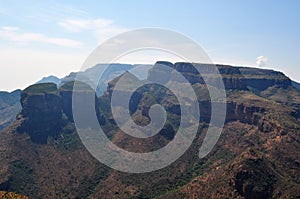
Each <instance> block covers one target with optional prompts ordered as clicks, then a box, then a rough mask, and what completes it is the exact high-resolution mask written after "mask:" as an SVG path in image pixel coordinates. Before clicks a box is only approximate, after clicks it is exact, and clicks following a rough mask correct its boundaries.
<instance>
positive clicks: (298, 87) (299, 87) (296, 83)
mask: <svg viewBox="0 0 300 199" xmlns="http://www.w3.org/2000/svg"><path fill="white" fill-rule="evenodd" d="M292 85H293V86H294V87H295V88H297V89H298V90H300V84H299V83H298V82H295V81H292Z"/></svg>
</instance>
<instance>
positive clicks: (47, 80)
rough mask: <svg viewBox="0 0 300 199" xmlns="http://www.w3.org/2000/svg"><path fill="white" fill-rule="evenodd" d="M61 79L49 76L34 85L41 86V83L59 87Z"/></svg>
mask: <svg viewBox="0 0 300 199" xmlns="http://www.w3.org/2000/svg"><path fill="white" fill-rule="evenodd" d="M61 81H62V80H61V79H59V78H58V77H55V76H53V75H50V76H48V77H43V78H42V79H41V80H39V81H38V82H37V83H36V84H41V83H54V84H56V85H60V84H61Z"/></svg>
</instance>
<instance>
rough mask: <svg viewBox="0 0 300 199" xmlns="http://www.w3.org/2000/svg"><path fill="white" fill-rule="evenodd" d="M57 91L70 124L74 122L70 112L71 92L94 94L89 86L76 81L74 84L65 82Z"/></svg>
mask: <svg viewBox="0 0 300 199" xmlns="http://www.w3.org/2000/svg"><path fill="white" fill-rule="evenodd" d="M74 85H75V88H74ZM74 89H75V90H74ZM58 90H59V95H60V96H61V100H62V109H63V112H64V113H65V114H66V116H67V117H68V120H69V121H70V122H74V118H73V110H72V103H73V102H72V97H73V92H74V91H76V92H80V93H85V92H95V91H94V90H93V89H92V88H91V87H90V86H89V85H87V84H85V83H83V82H79V81H77V82H76V83H75V82H74V81H70V82H66V83H64V84H63V85H62V86H61V87H60V88H59V89H58Z"/></svg>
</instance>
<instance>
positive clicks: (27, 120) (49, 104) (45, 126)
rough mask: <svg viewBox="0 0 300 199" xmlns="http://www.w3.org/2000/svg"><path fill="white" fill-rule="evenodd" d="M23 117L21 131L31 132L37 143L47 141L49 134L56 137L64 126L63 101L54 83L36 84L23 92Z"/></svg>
mask: <svg viewBox="0 0 300 199" xmlns="http://www.w3.org/2000/svg"><path fill="white" fill-rule="evenodd" d="M21 104H22V108H23V109H22V111H21V113H20V115H19V116H18V117H19V119H22V120H23V122H22V125H21V126H20V127H19V129H18V130H19V132H26V133H28V134H29V136H30V138H31V140H32V141H33V142H35V143H40V144H45V143H47V139H48V136H52V137H55V136H57V135H58V134H59V132H60V129H61V127H62V101H61V96H60V95H59V92H58V89H57V87H56V85H55V84H53V83H44V84H36V85H33V86H30V87H28V88H27V89H25V90H24V91H23V92H22V94H21Z"/></svg>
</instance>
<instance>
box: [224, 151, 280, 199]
mask: <svg viewBox="0 0 300 199" xmlns="http://www.w3.org/2000/svg"><path fill="white" fill-rule="evenodd" d="M229 170H230V171H232V172H233V173H234V179H232V181H231V182H230V184H231V185H232V186H234V188H235V189H236V190H237V192H238V193H239V194H240V195H241V196H243V197H245V198H246V199H255V198H270V197H271V196H272V192H273V188H274V185H275V183H276V181H277V178H276V173H275V172H274V167H273V166H272V164H271V163H270V162H269V161H268V160H267V159H266V158H265V157H264V156H263V155H262V154H261V153H259V152H257V151H255V150H254V149H248V150H247V151H245V152H244V153H242V154H241V155H240V157H238V158H237V159H236V160H235V161H234V162H233V163H232V164H231V165H230V167H229Z"/></svg>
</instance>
